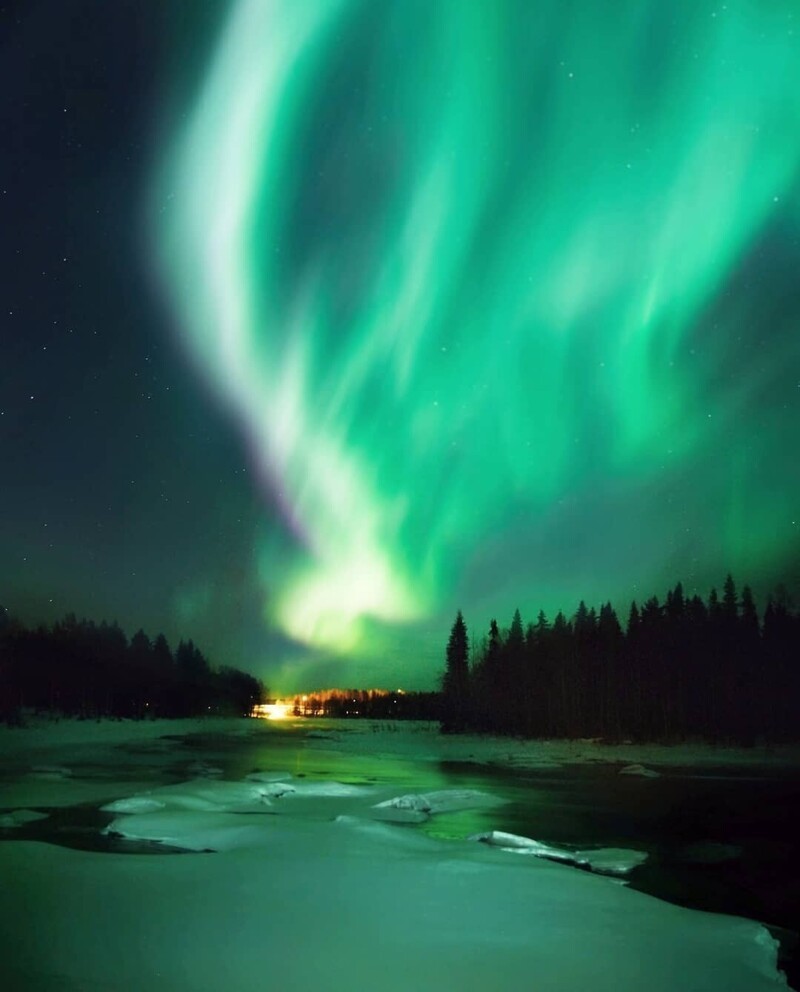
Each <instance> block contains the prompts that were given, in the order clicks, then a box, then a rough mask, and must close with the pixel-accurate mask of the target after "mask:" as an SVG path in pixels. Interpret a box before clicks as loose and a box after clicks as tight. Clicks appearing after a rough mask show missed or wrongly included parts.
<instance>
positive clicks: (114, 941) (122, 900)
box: [0, 721, 792, 992]
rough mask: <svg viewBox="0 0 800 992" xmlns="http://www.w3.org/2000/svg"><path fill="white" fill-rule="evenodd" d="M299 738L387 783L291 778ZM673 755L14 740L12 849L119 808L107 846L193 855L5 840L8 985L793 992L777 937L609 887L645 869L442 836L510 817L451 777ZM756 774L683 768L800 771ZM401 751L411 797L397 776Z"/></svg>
mask: <svg viewBox="0 0 800 992" xmlns="http://www.w3.org/2000/svg"><path fill="white" fill-rule="evenodd" d="M309 731H312V732H313V736H310V737H309V736H307V734H308V733H309ZM192 732H202V733H205V734H208V733H213V734H215V735H226V739H227V740H228V744H227V745H226V746H228V747H230V735H235V736H236V737H239V738H241V739H242V740H243V741H245V742H247V743H248V745H252V744H253V742H254V741H255V742H256V744H257V746H258V748H259V752H258V753H259V754H260V755H261V756H262V759H263V761H262V765H263V767H260V768H257V769H251V770H249V771H247V772H246V773H244V772H243V773H242V774H241V775H238V776H236V777H235V778H231V777H230V775H229V774H228V773H225V772H223V770H222V768H221V767H217V766H216V765H215V764H214V761H213V755H205V754H204V753H203V752H202V749H200V750H199V751H198V750H194V751H193V750H192V749H191V748H189V749H187V748H186V746H185V744H184V743H183V742H182V741H181V740H180V739H178V738H179V735H182V734H187V733H192ZM165 735H166V736H165ZM287 740H288V741H290V742H293V743H292V746H293V747H294V746H295V744H296V746H297V748H299V749H301V751H302V752H303V753H305V752H309V753H311V754H316V755H323V756H324V755H325V752H331V751H335V752H338V753H340V754H345V755H347V756H352V761H353V762H356V761H358V760H360V759H361V757H362V756H364V755H368V756H371V757H372V758H373V759H375V758H376V756H377V761H375V760H373V763H372V765H371V768H374V767H375V765H377V766H378V767H380V765H381V762H382V758H381V756H386V760H385V765H386V768H387V774H386V776H384V777H382V776H381V775H380V774H376V775H370V778H369V780H363V777H358V776H353V778H352V779H350V780H347V779H348V776H344V775H342V776H340V777H341V778H343V779H345V780H344V781H337V780H333V779H332V778H330V777H328V778H325V777H323V776H322V775H318V776H316V777H315V776H314V775H313V774H307V773H306V771H304V770H300V769H301V764H302V763H300V762H298V761H297V760H295V761H294V763H293V765H292V767H288V766H287V767H285V768H281V767H280V761H281V760H282V759H284V758H285V757H286V755H288V754H289V753H290V752H289V751H288V750H287V749H286V744H287ZM234 746H235V741H234ZM662 750H663V751H664V754H665V755H668V754H670V753H671V752H673V749H652V748H647V749H645V748H632V747H621V748H615V749H605V748H601V747H598V746H597V745H593V744H590V743H586V742H578V743H564V744H561V743H552V744H547V743H541V744H527V743H518V742H514V741H508V740H492V739H480V738H444V737H441V736H440V735H438V733H436V732H435V729H434V728H431V727H424V726H420V725H401V724H398V725H396V726H388V725H385V726H379V725H369V724H360V723H355V722H350V723H346V724H332V723H329V722H328V723H322V722H320V723H318V724H313V725H312V724H310V723H309V722H306V721H302V722H299V723H298V724H297V725H296V726H293V724H292V722H285V723H283V724H282V725H279V724H269V723H265V722H256V721H247V722H245V721H201V722H199V723H195V722H193V721H175V722H173V723H171V724H167V723H144V724H126V723H105V724H92V723H82V724H77V723H68V722H61V723H57V724H52V725H49V726H43V727H40V728H32V729H27V730H2V731H0V816H5V817H7V818H8V819H7V820H6V821H2V820H0V830H2V831H3V833H4V835H5V836H6V837H15V836H24V831H25V829H26V827H27V825H28V824H31V823H33V821H32V820H31V816H32V815H33V813H36V812H40V813H41V812H48V811H52V810H53V809H54V808H61V809H64V808H68V807H70V806H72V805H75V804H79V803H84V804H90V805H91V806H93V807H94V808H97V807H100V806H102V807H104V808H105V811H106V814H107V818H108V820H109V822H108V824H107V825H106V826H105V827H103V828H102V829H104V830H105V831H107V832H108V833H109V834H111V835H113V836H115V837H121V838H128V839H130V840H131V841H135V842H137V843H138V844H139V845H140V846H139V847H137V848H136V850H137V851H138V852H141V851H142V847H141V844H142V842H144V843H147V842H154V843H156V844H157V845H160V846H163V845H169V847H170V848H171V849H175V850H181V851H185V852H191V853H184V854H175V855H174V856H169V855H164V854H156V853H135V854H134V853H123V852H122V851H121V850H120V851H117V852H114V853H110V852H109V851H84V850H72V849H68V848H65V847H62V846H57V845H56V844H52V843H42V842H39V841H34V840H30V839H22V840H12V841H8V842H2V843H0V988H3V989H6V988H7V989H12V990H14V992H27V990H31V992H51V990H53V992H59V990H63V992H67V990H74V992H84V990H85V992H91V990H104V992H105V990H108V992H219V990H222V989H226V990H227V989H230V990H232V992H251V990H259V992H262V990H264V989H276V990H282V992H283V990H287V992H292V990H296V992H301V990H312V989H313V990H316V989H325V990H331V992H338V990H347V992H353V990H361V989H369V990H372V989H377V990H384V989H385V990H390V992H393V990H419V992H426V990H437V992H441V990H449V989H459V990H476V992H477V990H481V992H485V990H487V989H493V990H494V989H496V990H501V992H502V990H530V989H536V990H542V992H550V990H552V992H559V990H563V992H572V990H575V992H577V990H581V992H582V990H584V989H591V990H593V992H604V990H609V992H611V990H614V992H626V990H631V992H633V990H635V992H640V990H644V989H648V990H654V992H660V990H663V992H667V990H669V992H672V990H681V992H684V990H691V992H701V990H707V992H716V990H720V992H721V990H725V992H739V990H741V992H759V990H762V989H763V990H766V989H775V988H781V987H785V983H784V981H783V978H782V976H781V975H780V974H779V973H778V971H777V969H776V964H775V962H776V945H775V942H774V941H773V939H772V938H771V937H770V935H769V933H768V932H767V931H766V929H765V928H764V927H762V926H760V925H759V924H758V923H755V922H751V921H748V920H743V919H739V918H734V917H727V916H721V915H715V914H708V913H699V912H695V911H692V910H687V909H683V908H680V907H677V906H674V905H671V904H669V903H665V902H662V901H660V900H657V899H655V898H652V897H650V896H647V895H644V894H642V893H639V892H635V891H632V890H630V889H628V888H626V887H625V886H624V885H620V884H619V879H618V878H614V877H607V876H606V874H602V873H604V872H605V873H608V874H611V875H614V874H616V875H619V874H624V873H625V872H626V871H627V870H629V869H630V867H632V865H634V864H636V863H637V862H638V861H640V860H641V859H642V857H643V855H642V853H641V852H637V851H625V850H616V849H613V850H612V849H594V850H592V849H587V850H581V851H572V852H569V851H564V850H561V849H559V848H554V847H552V845H543V844H541V843H540V841H539V840H537V839H536V838H533V837H522V836H518V835H513V834H508V833H504V832H502V831H498V830H495V831H488V832H485V833H483V834H481V835H479V836H465V837H463V838H461V839H456V840H452V839H451V840H449V841H442V840H440V839H437V838H436V837H433V836H430V835H428V834H426V833H424V832H423V831H422V830H421V829H420V826H419V824H421V823H424V822H426V821H429V820H430V819H434V820H435V818H436V817H438V816H442V815H447V814H448V813H450V812H452V811H453V810H456V811H458V810H463V809H471V808H480V810H481V811H482V815H484V816H490V817H491V816H492V815H494V814H493V810H495V809H499V808H500V804H501V802H502V800H501V799H500V798H498V796H495V795H492V794H490V793H487V792H483V791H478V790H472V789H466V788H465V789H458V790H455V789H433V790H432V789H430V788H429V787H428V785H429V783H430V777H429V776H426V769H425V762H426V761H427V760H437V761H438V760H442V759H447V760H458V759H466V760H473V761H481V762H500V763H503V764H512V765H519V764H522V763H524V762H527V763H528V764H529V766H530V767H542V765H544V767H548V766H550V765H558V764H561V763H571V762H575V761H594V760H598V759H599V760H607V761H616V762H621V763H625V764H627V765H636V764H640V765H641V766H642V767H643V768H644V769H651V770H652V766H664V765H665V764H668V763H670V762H669V761H668V759H667V757H664V756H661V754H660V752H661V751H662ZM389 756H391V758H390V757H389ZM660 757H661V760H659V758H660ZM737 757H738V759H739V760H734V758H733V756H732V754H731V753H724V754H720V753H718V752H712V751H711V750H710V749H697V748H696V749H692V751H691V752H690V751H688V750H684V752H683V753H681V754H680V757H679V759H677V760H674V761H673V762H671V763H673V764H676V765H686V764H690V763H692V761H694V763H697V762H699V763H701V764H702V765H704V766H705V767H708V766H711V765H726V764H727V765H731V764H737V765H740V764H742V763H744V764H746V765H747V766H749V767H752V766H753V765H754V764H766V765H768V766H771V765H774V764H775V763H776V762H784V763H785V762H790V761H791V760H792V759H791V756H790V755H789V754H788V753H785V752H784V753H781V754H779V755H778V754H759V755H758V756H757V757H758V760H757V761H754V759H755V758H756V755H755V753H754V752H744V754H742V755H740V756H739V755H737ZM398 758H399V759H402V761H403V762H404V764H403V769H404V771H403V774H404V776H405V778H404V781H403V787H402V788H398V787H397V782H396V781H394V780H393V777H392V774H391V773H390V771H389V766H390V765H392V763H393V762H394V763H395V764H396V761H397V759H398ZM347 760H348V761H350V760H351V758H350V757H348V758H347ZM306 767H307V766H306V765H305V764H302V768H303V769H305V768H306ZM338 767H343V766H341V765H339V766H338ZM176 768H178V769H181V770H182V771H183V774H184V776H185V777H183V778H182V779H181V780H180V781H175V780H174V776H175V769H176ZM415 768H416V769H418V770H419V782H418V783H417V782H415V781H413V776H414V774H415V772H414V770H415ZM166 770H169V774H170V775H171V776H172V778H167V779H165V775H166ZM409 776H411V780H409ZM356 779H357V780H356ZM409 784H410V785H411V786H412V788H411V789H409V788H408V785H409ZM413 786H417V787H416V788H413ZM98 815H99V814H98ZM43 822H45V823H46V822H47V821H42V820H39V821H38V822H36V823H35V824H34V826H37V827H40V826H41V824H42V823H43ZM20 832H23V833H20ZM520 854H527V855H530V856H528V857H520V856H519V855H520ZM554 859H555V860H554ZM559 862H569V863H559ZM576 865H582V866H584V867H587V866H593V867H594V868H595V869H596V870H597V871H599V872H600V873H601V874H592V873H589V872H587V871H585V870H580V869H579V868H578V867H576Z"/></svg>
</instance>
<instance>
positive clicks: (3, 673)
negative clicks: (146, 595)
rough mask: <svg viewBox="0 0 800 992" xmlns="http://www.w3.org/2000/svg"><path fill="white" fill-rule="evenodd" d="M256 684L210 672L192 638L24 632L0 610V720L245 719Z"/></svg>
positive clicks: (81, 624)
mask: <svg viewBox="0 0 800 992" xmlns="http://www.w3.org/2000/svg"><path fill="white" fill-rule="evenodd" d="M265 695H266V690H265V688H264V686H263V685H262V684H261V682H259V680H258V679H256V678H254V677H253V676H252V675H248V674H247V673H246V672H242V671H239V670H237V669H235V668H225V667H222V668H213V667H212V666H211V665H210V664H209V662H208V660H207V659H206V658H205V656H204V655H203V654H202V652H201V651H200V650H199V649H198V648H197V647H196V646H195V645H194V644H193V643H192V641H181V642H180V644H178V647H177V649H176V650H175V652H174V653H173V652H172V651H171V650H170V647H169V645H168V643H167V640H166V638H165V637H164V635H163V634H159V635H158V636H157V637H156V638H155V639H154V640H151V639H150V638H149V637H148V636H147V634H145V633H144V631H142V630H139V631H137V633H135V634H134V635H133V637H132V638H131V639H130V640H128V638H127V637H126V636H125V634H124V633H123V631H122V630H121V629H120V627H119V626H117V624H115V623H112V624H108V623H105V622H103V623H100V624H96V623H94V622H93V621H90V620H77V619H76V617H75V616H74V614H70V615H69V616H67V617H65V618H64V619H63V620H61V621H59V622H57V623H55V624H53V625H52V626H50V627H46V626H40V627H36V628H35V629H30V628H26V627H25V626H23V625H22V624H19V623H17V622H15V621H12V620H9V619H8V618H7V614H6V613H5V611H4V610H2V609H0V720H4V721H6V722H8V723H17V722H19V721H20V720H21V719H22V714H23V713H24V712H25V711H36V712H49V713H57V714H62V715H64V716H76V717H82V718H87V719H88V718H97V717H126V718H133V719H143V718H154V717H190V716H204V715H220V716H245V715H247V714H249V713H250V711H251V710H252V708H253V706H254V705H255V704H256V703H259V702H261V700H262V699H263V698H264V697H265Z"/></svg>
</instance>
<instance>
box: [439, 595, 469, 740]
mask: <svg viewBox="0 0 800 992" xmlns="http://www.w3.org/2000/svg"><path fill="white" fill-rule="evenodd" d="M468 655H469V638H468V637H467V626H466V624H465V623H464V617H463V616H462V614H461V610H459V611H458V613H457V614H456V619H455V621H454V622H453V626H452V628H451V630H450V639H449V640H448V642H447V652H446V667H445V672H444V677H443V678H442V697H443V700H442V703H443V710H444V712H443V720H442V730H443V731H444V732H445V733H458V732H459V731H462V730H464V729H465V727H466V722H467V715H468V714H467V708H468V699H469V665H468V663H467V658H468Z"/></svg>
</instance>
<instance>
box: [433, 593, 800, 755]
mask: <svg viewBox="0 0 800 992" xmlns="http://www.w3.org/2000/svg"><path fill="white" fill-rule="evenodd" d="M442 690H443V717H442V729H443V730H444V731H445V732H450V733H459V732H463V731H486V732H491V733H499V734H515V735H522V736H525V737H572V738H574V737H601V738H604V739H607V740H617V741H618V740H626V739H627V740H634V741H659V740H663V741H674V740H683V739H688V738H702V739H705V740H709V741H713V742H737V743H742V744H755V743H757V742H773V741H775V742H781V741H788V740H797V739H798V738H800V615H798V614H797V613H795V612H794V611H792V609H791V608H790V606H789V605H788V603H787V597H786V596H785V595H784V594H780V593H779V594H778V595H777V596H776V597H771V598H770V599H769V601H768V602H767V605H766V609H765V610H764V614H763V617H759V615H758V613H757V611H756V606H755V603H754V600H753V596H752V593H751V591H750V589H749V588H748V587H747V586H745V587H744V588H743V589H742V592H741V595H738V594H737V589H736V585H735V583H734V580H733V579H732V578H731V576H728V578H727V579H726V581H725V584H724V588H723V593H722V596H721V597H720V596H719V595H718V594H717V592H716V590H713V589H712V590H711V593H710V595H709V597H708V599H707V600H706V601H704V600H703V599H701V598H700V597H699V596H697V595H694V596H691V597H687V596H686V595H685V594H684V591H683V587H682V585H681V584H680V583H679V584H678V585H676V586H675V588H674V589H671V590H670V591H669V592H668V593H667V595H666V598H665V599H664V601H663V602H660V601H659V599H658V598H657V597H655V596H654V597H652V598H651V599H648V600H647V602H645V603H644V604H643V605H642V606H641V607H640V606H638V605H637V604H636V603H635V602H634V603H632V604H631V606H630V609H629V611H628V613H627V615H626V616H625V617H624V618H620V616H619V615H618V614H617V612H616V611H615V610H614V608H613V607H612V605H611V603H606V604H605V605H604V606H602V607H601V608H600V611H599V613H598V612H597V611H596V610H595V609H587V607H586V605H585V603H583V602H581V604H580V605H579V606H578V609H577V611H576V613H575V615H574V616H573V617H571V618H570V619H568V618H567V617H566V616H565V615H564V614H563V613H561V612H560V613H558V615H557V616H556V617H555V618H554V619H553V620H552V622H551V621H550V620H549V619H548V618H547V617H546V616H545V614H544V613H543V612H539V614H538V616H537V618H536V620H535V621H533V622H531V623H528V624H527V626H525V625H524V624H523V621H522V617H521V616H520V612H519V610H517V611H516V612H515V613H514V616H513V619H512V621H511V626H510V627H509V628H508V629H507V630H501V629H500V628H499V627H498V625H497V622H496V621H494V620H493V621H492V622H491V625H490V628H489V632H488V635H487V636H486V637H484V638H483V639H482V640H481V641H480V642H479V643H478V644H477V645H475V644H473V645H472V650H470V644H469V638H468V633H467V627H466V623H465V621H464V618H463V616H462V615H461V613H460V612H459V614H458V616H457V617H456V620H455V623H454V624H453V627H452V630H451V633H450V639H449V641H448V644H447V653H446V668H445V672H444V676H443V680H442Z"/></svg>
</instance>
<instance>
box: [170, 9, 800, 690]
mask: <svg viewBox="0 0 800 992" xmlns="http://www.w3.org/2000/svg"><path fill="white" fill-rule="evenodd" d="M182 109H183V110H185V111H186V114H185V116H184V118H183V119H182V121H181V126H180V127H178V128H175V129H174V130H173V133H172V135H171V137H170V143H169V147H168V149H167V150H166V152H165V154H164V155H163V157H162V167H161V168H160V170H159V172H158V175H157V178H156V181H155V183H154V191H153V197H152V203H153V211H152V214H153V216H154V217H155V221H154V227H155V230H156V244H157V256H158V260H157V265H158V268H159V273H160V277H161V279H162V281H163V283H164V285H165V287H166V290H167V293H168V296H169V297H170V300H171V302H172V304H173V306H174V311H175V314H176V325H177V326H178V327H179V333H180V335H181V337H182V341H183V343H184V345H185V348H186V350H187V353H188V355H189V356H190V358H191V360H192V361H193V363H194V364H195V366H196V368H197V370H198V372H199V373H200V374H201V376H203V377H204V378H205V380H206V381H207V382H208V383H209V384H210V386H211V387H212V389H213V392H214V395H215V396H216V397H217V399H218V401H220V402H221V403H222V404H223V405H224V406H225V407H226V408H227V409H228V411H229V412H230V414H231V415H232V416H233V417H234V418H235V420H236V422H237V423H238V424H239V425H240V428H241V432H242V436H243V438H244V439H245V441H246V444H247V446H248V450H249V451H250V452H251V458H252V463H253V465H254V467H255V468H257V470H258V474H259V479H260V484H261V485H262V487H263V492H264V498H265V499H264V502H265V521H264V527H263V532H262V535H261V543H260V546H259V548H258V549H257V551H256V554H257V559H258V561H257V569H258V573H259V575H260V576H261V582H262V584H263V602H264V624H265V631H267V630H277V631H279V632H281V634H282V635H283V636H284V637H285V638H286V639H287V642H296V644H297V645H300V646H305V647H306V648H307V653H308V658H309V659H311V660H312V661H311V663H312V664H313V660H314V659H329V658H331V657H336V658H339V659H340V665H341V668H340V671H341V678H340V681H341V682H351V683H354V682H362V683H363V682H365V681H371V682H377V683H384V684H386V683H387V682H390V681H397V680H398V679H399V678H400V677H401V675H402V673H404V672H405V673H407V674H406V675H405V677H404V682H405V684H409V683H416V684H421V683H423V682H424V683H432V681H433V679H434V677H435V674H436V670H437V668H438V667H439V665H440V656H441V654H442V645H443V642H444V639H445V637H446V629H447V625H448V624H449V622H450V619H451V617H452V615H453V614H454V612H455V609H456V607H458V606H460V607H461V608H463V609H464V611H465V614H466V616H467V619H468V621H469V622H470V624H471V625H472V626H474V627H475V628H477V629H478V630H479V631H480V630H483V629H484V625H485V624H486V625H488V620H489V617H490V616H491V615H494V614H498V615H499V618H500V620H501V623H503V622H507V619H508V617H510V614H511V612H512V611H513V608H514V607H515V606H517V605H519V606H520V608H521V609H522V611H523V616H524V617H525V619H533V615H534V613H535V611H537V610H538V609H539V608H540V607H544V608H545V609H546V610H548V611H554V610H556V609H559V608H563V609H565V610H572V609H574V607H575V605H576V603H577V601H578V599H580V598H584V599H586V600H587V602H589V603H596V602H598V601H599V600H600V599H601V598H602V599H608V598H611V599H612V600H613V601H614V602H615V604H616V605H617V606H618V607H620V608H621V609H626V608H627V603H628V601H629V599H630V598H631V597H632V596H649V595H650V594H652V593H653V592H658V593H661V592H663V589H664V587H665V585H666V584H673V583H674V582H675V581H677V580H678V579H682V580H683V581H684V583H685V584H686V585H687V586H689V587H690V588H691V587H692V586H694V585H696V586H697V588H698V589H699V591H700V592H702V593H703V594H705V593H706V592H707V591H708V586H709V585H710V584H711V583H712V582H714V583H720V582H721V580H722V578H724V575H725V573H726V572H727V571H728V570H732V571H733V572H734V574H735V575H737V576H740V577H741V580H742V581H750V582H752V583H753V584H754V585H755V586H756V590H757V591H758V592H760V593H761V595H762V596H763V594H764V593H765V592H766V591H767V588H768V587H769V584H770V583H774V582H775V581H777V580H778V579H783V578H787V577H788V579H789V580H790V581H791V579H792V574H793V573H792V571H791V569H792V567H793V566H794V563H796V561H797V557H798V556H797V552H798V549H799V547H800V505H798V502H799V500H798V492H800V468H799V467H798V458H797V456H796V450H797V448H796V438H797V428H798V426H799V425H800V423H799V421H800V418H799V417H798V412H799V408H800V390H798V384H799V380H800V375H799V374H798V368H799V367H800V335H798V324H799V322H800V302H798V291H797V288H796V286H797V283H796V273H797V267H798V264H800V247H799V246H798V238H799V237H800V200H798V191H799V190H800V183H799V182H798V177H799V176H800V8H798V6H797V3H796V0H786V2H780V0H770V2H755V0H742V2H729V3H727V4H719V3H711V2H705V0H674V2H669V3H667V2H664V0H660V2H656V0H653V2H648V0H620V2H619V3H616V4H614V5H613V8H612V7H611V6H609V4H608V3H606V2H603V0H582V2H571V3H570V2H567V3H565V2H563V0H558V2H556V0H540V2H538V3H536V4H532V3H527V2H512V0H436V2H435V3H430V2H426V3H423V2H421V0H382V2H352V0H240V2H237V3H234V4H232V5H231V9H230V12H229V15H228V17H227V18H226V20H225V22H224V24H223V26H222V31H221V33H220V36H219V38H218V39H217V41H216V44H215V48H214V51H213V53H212V59H211V61H210V64H209V65H208V66H207V68H206V71H205V72H204V73H203V76H202V80H201V86H200V88H199V91H198V92H197V93H196V94H194V97H193V101H192V103H191V106H190V107H188V108H182ZM793 445H794V446H795V447H793ZM274 499H277V500H278V501H279V503H280V506H281V507H282V510H283V519H282V521H280V522H278V521H275V520H274V519H272V518H271V517H270V516H269V514H267V512H266V507H267V506H268V505H270V503H271V501H272V500H274ZM280 662H281V659H280V658H278V659H275V660H274V667H273V669H272V671H273V672H275V673H277V674H276V675H275V677H272V678H271V681H272V684H273V685H275V684H276V683H279V687H280V688H285V689H288V688H294V687H295V685H296V684H298V683H300V682H304V681H306V680H307V678H308V673H309V670H308V669H306V671H305V674H303V666H302V665H297V664H296V663H295V662H293V663H292V665H295V666H296V667H292V665H289V664H287V665H286V666H285V667H284V669H283V671H281V669H280ZM384 676H385V677H384ZM268 678H270V676H268Z"/></svg>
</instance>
